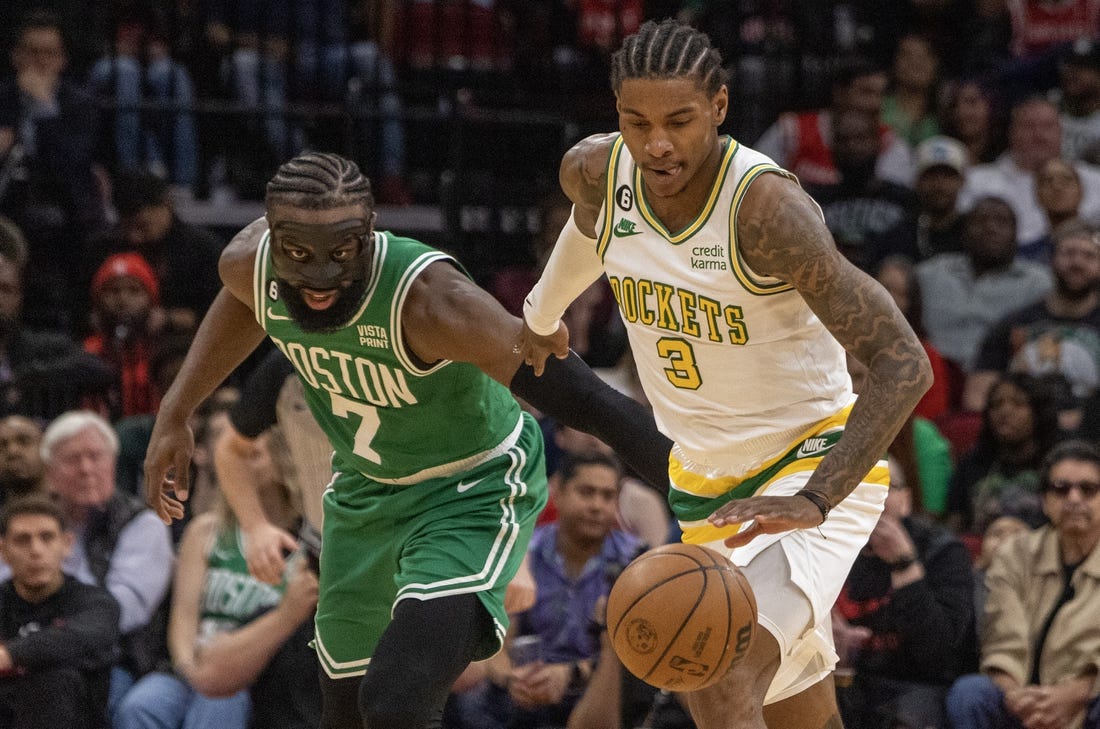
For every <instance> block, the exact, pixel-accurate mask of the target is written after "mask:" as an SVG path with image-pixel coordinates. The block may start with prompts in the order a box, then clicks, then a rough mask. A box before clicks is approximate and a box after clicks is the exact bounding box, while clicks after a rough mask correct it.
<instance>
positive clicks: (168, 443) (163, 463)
mask: <svg viewBox="0 0 1100 729" xmlns="http://www.w3.org/2000/svg"><path fill="white" fill-rule="evenodd" d="M194 450H195V434H194V433H193V432H191V426H190V425H188V424H187V421H186V420H184V421H177V420H174V419H172V418H169V417H164V416H160V417H158V418H157V420H156V423H155V424H154V425H153V433H152V435H151V436H149V448H148V449H147V450H146V451H145V501H146V503H148V504H149V507H150V508H151V509H153V511H155V512H157V516H159V517H160V520H161V521H163V522H164V523H165V524H171V523H172V520H173V519H182V518H183V502H184V501H187V496H188V484H189V483H190V478H191V454H192V453H193V452H194Z"/></svg>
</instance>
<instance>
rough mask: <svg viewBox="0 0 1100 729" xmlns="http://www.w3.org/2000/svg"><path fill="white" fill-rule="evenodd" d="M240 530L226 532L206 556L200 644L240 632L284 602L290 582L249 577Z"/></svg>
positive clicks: (235, 528)
mask: <svg viewBox="0 0 1100 729" xmlns="http://www.w3.org/2000/svg"><path fill="white" fill-rule="evenodd" d="M242 543H243V540H242V537H241V530H240V527H236V526H233V527H229V528H227V529H222V530H221V531H220V532H219V533H218V534H217V536H216V537H215V538H214V539H213V540H212V543H211V545H210V551H209V552H208V553H207V555H206V580H205V582H204V584H203V590H202V603H201V605H200V608H199V614H200V618H199V636H198V637H199V641H200V642H202V641H204V640H209V639H210V638H212V637H214V636H215V635H217V634H219V633H224V632H227V631H230V630H236V629H237V628H239V627H240V626H242V625H244V624H245V623H246V622H248V621H249V620H251V619H252V618H254V617H256V614H257V613H258V612H259V611H260V610H262V609H263V608H270V607H274V606H275V605H278V604H279V601H280V600H282V599H283V591H284V589H285V588H286V582H285V580H284V582H283V583H282V584H280V585H268V584H267V583H264V582H260V581H259V580H257V579H256V578H255V577H253V576H252V575H250V574H249V573H248V562H246V561H245V558H244V548H243V547H242V546H241V545H242Z"/></svg>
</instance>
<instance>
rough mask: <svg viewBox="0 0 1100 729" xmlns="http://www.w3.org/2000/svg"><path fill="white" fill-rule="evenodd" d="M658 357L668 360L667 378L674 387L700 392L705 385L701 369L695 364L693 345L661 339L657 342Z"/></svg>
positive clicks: (675, 339)
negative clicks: (700, 372)
mask: <svg viewBox="0 0 1100 729" xmlns="http://www.w3.org/2000/svg"><path fill="white" fill-rule="evenodd" d="M657 356H658V357H660V358H661V359H667V360H668V362H669V366H668V367H665V377H667V378H668V381H669V382H671V383H672V384H673V385H674V386H676V387H679V388H681V389H683V390H698V389H699V386H700V385H702V384H703V378H702V376H701V375H700V374H699V368H698V366H696V364H695V350H693V349H692V348H691V343H690V342H688V341H686V340H684V339H679V338H674V337H661V338H660V339H658V340H657Z"/></svg>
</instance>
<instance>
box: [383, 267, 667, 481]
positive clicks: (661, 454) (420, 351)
mask: <svg viewBox="0 0 1100 729" xmlns="http://www.w3.org/2000/svg"><path fill="white" fill-rule="evenodd" d="M402 324H403V326H404V329H405V340H406V341H405V343H406V345H407V346H408V347H409V348H410V349H411V350H412V351H413V352H414V353H415V354H416V355H417V357H419V358H420V359H421V360H422V361H423V362H424V363H425V364H430V363H433V362H437V361H439V360H442V359H449V360H455V361H459V362H470V363H472V364H474V365H476V366H477V367H479V368H480V369H481V370H482V371H483V372H485V373H486V374H487V375H489V376H490V377H492V378H493V379H495V380H496V381H497V382H500V383H501V384H503V385H505V386H506V387H509V388H510V389H511V390H512V392H514V393H515V394H517V395H519V396H520V397H522V398H523V399H524V400H526V401H527V402H529V403H531V405H533V406H534V407H536V408H538V409H539V410H541V411H542V412H544V413H546V414H547V415H550V416H551V417H553V418H554V419H555V420H557V421H558V422H560V423H563V424H565V425H568V426H570V427H572V428H576V429H577V430H582V431H584V432H586V433H591V434H592V435H595V436H596V437H597V438H599V439H600V440H602V441H604V442H605V443H607V444H608V445H609V446H611V447H612V448H613V449H614V450H615V451H616V452H617V453H618V454H619V457H620V458H622V459H623V461H625V462H626V463H627V464H629V465H630V467H631V468H633V469H634V470H635V471H637V472H638V474H639V475H640V476H641V477H642V478H644V479H645V480H646V481H647V482H648V483H649V484H650V485H651V486H653V487H654V488H657V489H659V490H661V491H662V492H663V493H667V491H668V453H669V450H670V449H671V448H672V441H670V440H669V439H668V438H666V437H665V436H664V435H662V434H661V433H660V432H658V430H657V426H656V423H655V422H654V420H653V415H652V413H650V411H649V410H648V409H647V408H645V407H644V406H643V405H641V404H640V403H639V402H637V401H636V400H633V399H632V398H629V397H627V396H626V395H623V394H622V393H620V392H618V391H617V390H615V389H614V388H612V387H611V386H610V385H608V384H606V383H605V382H604V381H603V380H601V379H600V378H599V377H598V376H597V375H596V374H595V373H594V372H592V370H591V369H589V368H588V366H587V365H586V364H584V362H583V361H582V360H581V358H580V357H578V356H577V355H576V354H575V353H572V352H570V353H569V356H568V357H567V358H566V359H564V360H559V359H556V358H550V359H549V360H548V361H547V363H546V369H545V372H544V373H543V375H542V376H541V377H538V376H535V374H534V370H533V368H532V367H531V366H530V365H527V364H525V363H524V362H523V356H522V355H521V354H520V352H519V347H518V346H517V343H518V342H519V336H520V330H521V328H522V326H523V324H522V322H521V321H520V320H519V319H517V318H516V317H514V316H512V315H511V314H509V313H508V312H507V311H505V310H504V307H502V306H501V305H500V303H498V302H497V301H496V299H494V298H493V297H492V296H490V295H489V294H488V293H487V292H486V291H484V290H483V289H481V288H479V287H478V286H476V285H475V284H474V283H473V282H472V281H470V280H469V279H468V278H467V277H466V276H465V275H463V274H462V273H461V272H460V271H459V270H458V269H457V268H455V267H454V266H452V265H450V264H449V263H444V262H439V263H433V264H432V265H430V266H428V268H427V269H425V271H424V273H422V274H421V275H420V276H419V277H418V278H417V280H416V281H415V282H413V285H412V288H411V290H410V292H409V296H408V298H407V299H406V303H405V308H404V309H403V311H402Z"/></svg>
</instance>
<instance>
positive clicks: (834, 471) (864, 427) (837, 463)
mask: <svg viewBox="0 0 1100 729" xmlns="http://www.w3.org/2000/svg"><path fill="white" fill-rule="evenodd" d="M911 339H912V342H909V341H908V339H907V338H905V337H904V336H902V335H901V333H899V338H898V341H897V342H896V344H895V345H894V347H893V348H892V349H891V350H890V351H882V352H879V353H878V354H877V355H876V356H875V357H874V359H872V361H871V367H870V371H869V372H868V375H867V381H866V385H865V387H864V389H863V391H862V392H861V393H860V396H859V399H858V400H857V401H856V404H855V406H854V407H853V408H852V413H851V415H850V416H849V418H848V423H847V425H845V427H844V436H843V437H842V438H841V439H840V441H839V442H838V443H837V444H836V446H835V447H834V448H833V449H832V450H831V451H829V453H828V454H827V455H826V456H825V458H824V459H823V460H822V461H821V465H820V466H819V467H818V469H817V470H816V471H815V472H814V474H813V476H811V477H810V480H809V482H808V483H807V484H806V488H807V489H808V490H813V491H817V492H819V493H821V494H823V495H824V496H825V497H826V498H827V499H828V500H829V503H830V504H832V505H833V506H836V505H837V504H839V503H840V502H841V501H843V500H844V498H845V497H846V496H848V494H850V493H851V492H852V491H853V490H854V489H855V487H856V486H857V485H858V484H859V482H860V481H861V480H862V479H863V478H864V477H865V476H866V475H867V473H868V472H869V471H870V470H871V469H872V468H873V467H874V465H875V464H876V463H877V462H878V461H879V460H880V459H882V458H884V457H885V455H886V450H887V448H889V447H890V444H891V443H892V442H893V440H894V437H895V436H896V435H897V434H898V431H899V430H901V426H902V425H904V423H905V421H906V420H907V419H908V418H909V416H910V415H911V414H912V412H913V408H915V407H916V405H917V403H918V402H919V401H920V398H921V396H922V395H923V394H924V393H925V392H926V391H927V390H928V388H929V387H931V385H932V367H931V365H930V364H929V362H928V356H927V355H926V354H925V353H924V350H923V348H921V346H920V343H919V342H918V341H917V340H916V337H911Z"/></svg>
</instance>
